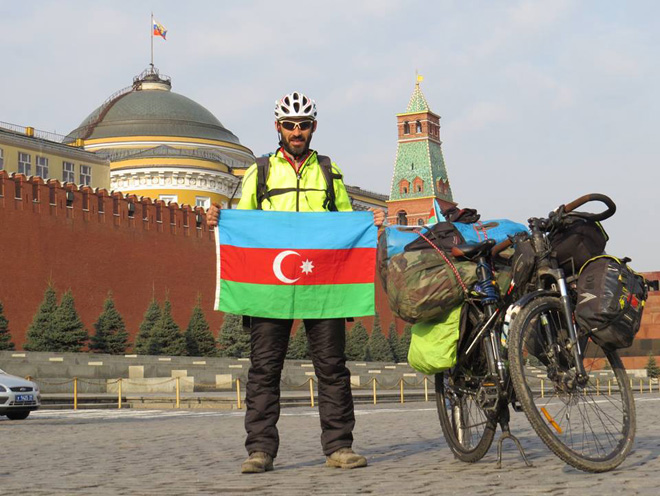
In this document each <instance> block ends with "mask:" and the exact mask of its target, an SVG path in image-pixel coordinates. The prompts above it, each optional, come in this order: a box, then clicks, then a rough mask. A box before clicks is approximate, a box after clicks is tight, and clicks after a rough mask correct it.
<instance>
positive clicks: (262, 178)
mask: <svg viewBox="0 0 660 496" xmlns="http://www.w3.org/2000/svg"><path fill="white" fill-rule="evenodd" d="M269 172H270V157H258V158H257V210H262V208H261V204H262V203H263V201H264V199H265V198H269V197H270V193H269V192H268V186H266V180H267V179H268V173H269Z"/></svg>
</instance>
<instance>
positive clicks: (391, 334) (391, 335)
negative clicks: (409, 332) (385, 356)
mask: <svg viewBox="0 0 660 496" xmlns="http://www.w3.org/2000/svg"><path fill="white" fill-rule="evenodd" d="M387 342H388V344H389V345H390V353H391V354H392V360H393V361H394V362H395V363H398V362H400V361H401V360H399V355H398V352H399V335H398V334H397V332H396V324H395V323H394V322H392V323H391V324H390V329H389V331H388V333H387Z"/></svg>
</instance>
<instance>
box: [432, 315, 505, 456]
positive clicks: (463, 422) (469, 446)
mask: <svg viewBox="0 0 660 496" xmlns="http://www.w3.org/2000/svg"><path fill="white" fill-rule="evenodd" d="M466 311H469V312H470V313H469V314H468V315H467V318H466V319H465V320H464V321H463V322H464V323H463V324H462V325H464V326H476V325H477V324H478V323H479V322H480V320H481V318H480V317H481V316H483V314H481V313H480V312H478V311H477V310H476V309H469V310H466ZM468 332H469V330H468V329H465V328H463V329H461V335H463V336H465V335H467V333H468ZM459 352H460V349H459ZM473 356H475V360H474V361H473V362H474V363H470V364H461V365H457V367H455V368H454V369H451V370H449V371H446V372H441V373H439V374H436V375H435V392H436V395H435V396H436V407H437V409H438V419H439V420H440V427H441V429H442V433H443V435H444V438H445V440H446V441H447V445H448V446H449V449H451V451H452V453H453V454H454V456H455V457H456V458H457V459H459V460H461V461H463V462H467V463H474V462H477V461H479V460H481V459H482V458H483V457H484V456H485V455H486V453H487V452H488V450H489V449H490V447H491V445H492V444H493V439H494V437H495V431H496V429H497V423H496V422H495V421H494V420H493V419H492V418H491V417H489V416H488V415H487V414H486V413H485V412H484V411H483V410H482V409H481V408H480V407H479V405H478V403H477V401H476V395H477V391H478V388H479V379H480V378H481V377H484V376H485V375H486V371H487V366H486V362H485V357H484V356H483V352H482V351H481V350H478V351H476V352H475V353H474V355H473ZM468 366H469V367H470V368H469V369H468V368H467V367H468ZM450 412H451V413H450Z"/></svg>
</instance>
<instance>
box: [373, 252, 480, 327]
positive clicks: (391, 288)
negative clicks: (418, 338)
mask: <svg viewBox="0 0 660 496" xmlns="http://www.w3.org/2000/svg"><path fill="white" fill-rule="evenodd" d="M447 262H449V263H447ZM457 274H458V277H457ZM386 277H387V299H388V301H389V304H390V308H391V309H392V312H394V313H395V314H396V315H397V316H398V317H400V318H401V319H403V320H405V321H407V322H411V323H413V324H414V323H415V322H425V321H429V320H434V319H437V318H439V317H440V316H442V314H444V313H445V312H447V311H449V310H451V309H452V308H455V307H456V306H458V305H460V303H461V302H462V301H463V299H464V297H465V292H466V291H467V290H468V288H470V287H472V285H474V283H475V282H477V265H476V264H475V263H472V262H457V261H456V260H454V259H453V258H452V257H451V256H446V259H445V257H443V256H442V255H441V254H440V253H438V251H436V250H435V249H428V250H417V251H404V252H403V253H399V254H397V255H394V256H393V257H392V258H391V259H390V260H389V262H388V264H387V268H386Z"/></svg>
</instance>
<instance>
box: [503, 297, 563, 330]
mask: <svg viewBox="0 0 660 496" xmlns="http://www.w3.org/2000/svg"><path fill="white" fill-rule="evenodd" d="M542 296H557V297H558V296H560V295H559V293H558V292H557V291H549V290H547V289H537V290H536V291H532V292H531V293H527V294H526V295H524V296H523V297H522V298H520V299H519V300H517V301H515V302H514V303H512V304H511V305H510V306H509V308H507V309H506V313H505V315H504V324H503V332H504V334H508V331H509V327H510V326H511V322H513V319H515V318H516V315H518V312H520V309H521V308H523V307H524V306H525V305H527V304H528V303H529V302H530V301H533V300H535V299H537V298H541V297H542Z"/></svg>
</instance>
